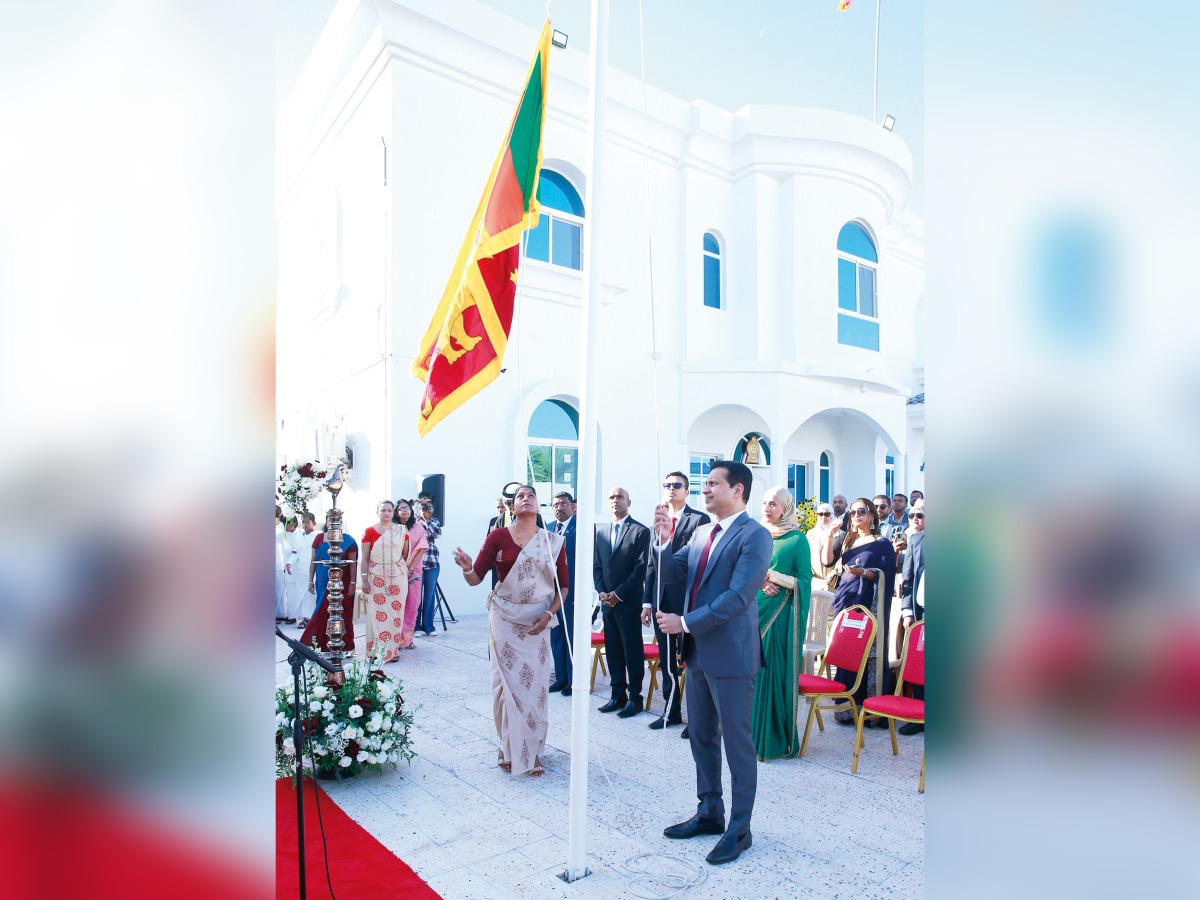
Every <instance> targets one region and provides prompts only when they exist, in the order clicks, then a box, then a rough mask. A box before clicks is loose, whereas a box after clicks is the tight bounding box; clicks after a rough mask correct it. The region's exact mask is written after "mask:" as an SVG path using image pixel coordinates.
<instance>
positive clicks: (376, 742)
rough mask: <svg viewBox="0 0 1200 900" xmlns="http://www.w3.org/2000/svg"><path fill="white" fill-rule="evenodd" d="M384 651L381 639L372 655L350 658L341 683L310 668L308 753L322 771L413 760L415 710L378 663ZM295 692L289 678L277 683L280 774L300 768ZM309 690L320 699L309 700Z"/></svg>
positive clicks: (305, 690)
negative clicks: (295, 731) (296, 733)
mask: <svg viewBox="0 0 1200 900" xmlns="http://www.w3.org/2000/svg"><path fill="white" fill-rule="evenodd" d="M384 652H385V647H384V642H380V643H379V644H377V645H376V649H375V652H374V653H372V654H370V655H369V656H368V657H367V658H365V659H353V660H347V661H346V665H345V674H346V680H345V683H344V684H342V686H341V687H340V688H339V687H338V686H336V685H335V684H333V683H332V682H331V681H329V680H327V679H326V678H325V673H324V672H323V671H321V670H320V669H318V668H317V667H316V666H314V665H311V664H310V665H307V666H306V667H305V675H304V679H303V681H302V684H301V692H302V693H301V709H306V710H307V715H306V717H305V719H304V741H305V747H304V754H305V756H308V757H309V758H310V759H312V760H314V762H315V764H316V767H317V769H318V770H320V771H321V772H323V773H325V774H330V775H332V774H333V773H339V772H340V773H341V775H342V776H348V775H357V774H359V773H360V772H362V771H364V770H371V771H376V772H382V771H383V767H384V765H390V766H391V767H392V768H395V767H396V764H397V763H399V762H400V761H401V760H405V761H407V760H411V759H412V757H413V751H412V740H411V738H409V735H408V732H409V727H410V726H411V725H412V720H413V715H412V712H411V711H410V710H408V709H406V708H405V707H404V699H403V697H402V695H401V687H402V685H401V683H400V682H399V681H398V680H396V679H393V678H391V677H389V676H388V675H387V674H386V673H385V672H384V671H383V670H382V669H380V668H379V665H380V660H381V659H382V654H383V653H384ZM318 691H321V692H322V693H321V694H318ZM385 693H386V695H387V696H386V698H385V696H384V694H385ZM292 694H293V686H292V682H291V680H290V679H289V680H288V681H287V682H285V683H282V684H278V685H276V688H275V722H276V726H277V727H276V732H275V767H276V776H277V777H280V778H286V777H290V776H293V775H295V773H296V746H295V734H294V721H293V716H294V715H295V711H294V709H293V706H292V700H293V696H292ZM305 694H307V697H308V698H319V699H311V700H310V701H309V702H308V703H307V704H306V703H305ZM385 700H386V702H385Z"/></svg>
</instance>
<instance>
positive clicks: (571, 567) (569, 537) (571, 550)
mask: <svg viewBox="0 0 1200 900" xmlns="http://www.w3.org/2000/svg"><path fill="white" fill-rule="evenodd" d="M557 527H558V522H556V521H555V522H551V523H550V528H549V530H550V531H553V530H554V529H555V528H557ZM563 540H564V542H565V545H566V546H565V547H564V549H565V551H566V554H567V577H568V578H569V579H570V583H569V584H568V585H567V596H566V597H564V598H563V602H564V603H574V602H575V517H574V516H571V518H570V519H568V520H567V530H566V531H565V532H563Z"/></svg>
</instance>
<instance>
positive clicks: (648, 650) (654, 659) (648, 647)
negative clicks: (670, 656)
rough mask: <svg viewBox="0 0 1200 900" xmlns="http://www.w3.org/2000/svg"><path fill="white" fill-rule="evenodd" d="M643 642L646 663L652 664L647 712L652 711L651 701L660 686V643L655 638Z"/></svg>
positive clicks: (647, 694)
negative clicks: (648, 641)
mask: <svg viewBox="0 0 1200 900" xmlns="http://www.w3.org/2000/svg"><path fill="white" fill-rule="evenodd" d="M644 640H645V639H644V638H643V644H642V652H643V653H644V654H646V663H647V664H648V665H649V666H650V690H648V691H646V712H650V701H651V700H653V699H654V691H655V690H656V689H657V688H658V665H659V652H658V644H657V643H656V642H655V640H654V638H651V639H650V643H648V644H647V643H644Z"/></svg>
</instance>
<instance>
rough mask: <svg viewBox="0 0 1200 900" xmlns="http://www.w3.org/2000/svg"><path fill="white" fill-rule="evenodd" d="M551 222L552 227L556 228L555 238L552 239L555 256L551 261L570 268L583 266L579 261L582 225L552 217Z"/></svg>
mask: <svg viewBox="0 0 1200 900" xmlns="http://www.w3.org/2000/svg"><path fill="white" fill-rule="evenodd" d="M551 222H552V225H551V227H552V228H553V229H554V240H553V241H551V246H552V247H553V248H554V258H553V259H552V260H551V262H553V263H554V265H556V266H565V267H566V268H568V269H579V268H581V266H580V263H579V258H580V254H579V233H580V230H581V229H580V227H579V226H578V225H575V224H572V223H571V222H564V221H562V220H560V219H552V220H551Z"/></svg>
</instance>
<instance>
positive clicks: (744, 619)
mask: <svg viewBox="0 0 1200 900" xmlns="http://www.w3.org/2000/svg"><path fill="white" fill-rule="evenodd" d="M714 527H715V526H714V525H713V524H709V525H702V526H701V527H700V528H697V529H696V531H695V533H694V534H693V535H692V540H691V541H690V542H689V543H688V545H687V546H686V547H683V548H681V549H680V550H678V551H677V552H675V553H672V554H668V553H664V554H663V555H662V579H663V582H664V583H670V582H672V581H678V580H683V579H684V578H685V576H686V585H687V587H686V588H685V591H684V603H685V604H688V603H690V600H691V596H692V585H693V583H694V582H695V579H696V568H697V567H698V565H699V563H700V556H701V554H702V553H703V552H704V545H705V544H706V543H708V536H709V533H710V532H711V531H712V529H713V528H714ZM770 566H771V533H770V532H769V531H767V529H766V528H764V527H763V526H762V525H760V524H759V523H758V522H755V521H754V520H753V519H751V518H750V517H749V516H748V515H747V514H746V513H745V512H743V513H742V514H741V515H739V516H738V517H737V518H736V519H734V520H733V524H732V525H730V526H729V530H728V531H727V532H725V533H723V534H722V535H721V538H720V540H719V541H718V542H717V546H716V547H715V548H714V549H713V551H712V553H711V554H710V555H709V558H708V565H707V566H706V567H705V569H704V576H703V578H702V579H701V581H700V592H699V594H697V596H696V607H695V609H693V610H692V611H691V612H688V613H685V614H684V617H683V619H684V622H686V623H687V629H688V633H689V634H690V635H691V639H692V641H693V642H694V651H693V652H695V653H696V655H697V656H698V658H699V662H700V666H701V668H703V669H704V671H705V672H706V673H708V674H709V675H713V676H716V677H728V676H733V675H755V674H757V672H758V670H759V669H760V668H762V639H761V637H760V635H759V631H758V604H757V603H756V602H755V596H756V595H757V594H758V589H759V587H760V586H761V585H762V583H763V579H764V578H766V575H767V569H768V568H770ZM685 661H686V657H685Z"/></svg>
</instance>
